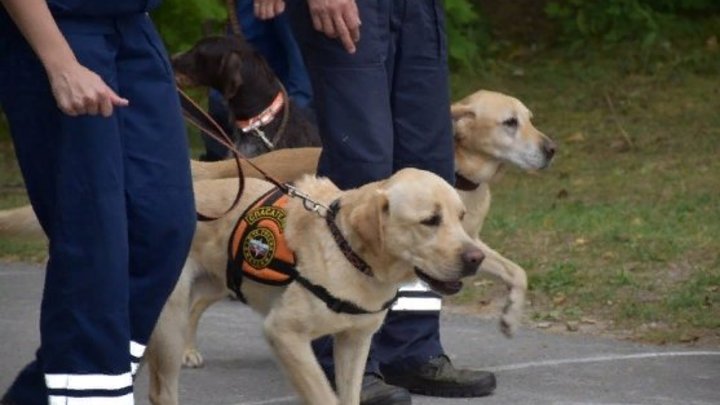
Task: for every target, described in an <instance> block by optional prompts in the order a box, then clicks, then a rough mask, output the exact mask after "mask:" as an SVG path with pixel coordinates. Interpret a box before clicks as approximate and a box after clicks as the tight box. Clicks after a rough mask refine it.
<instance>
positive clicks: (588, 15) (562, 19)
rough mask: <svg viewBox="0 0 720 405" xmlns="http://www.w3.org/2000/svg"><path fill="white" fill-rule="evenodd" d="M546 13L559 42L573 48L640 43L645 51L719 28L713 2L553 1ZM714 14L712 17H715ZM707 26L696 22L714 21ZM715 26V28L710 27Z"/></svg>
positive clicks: (716, 4)
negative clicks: (595, 43)
mask: <svg viewBox="0 0 720 405" xmlns="http://www.w3.org/2000/svg"><path fill="white" fill-rule="evenodd" d="M545 12H546V14H547V16H548V17H549V18H550V19H551V20H554V21H555V22H556V24H558V26H559V28H560V38H559V39H560V40H561V41H562V42H565V43H569V44H570V45H571V46H572V47H575V48H577V47H580V46H583V45H585V44H587V43H588V42H593V41H600V42H602V43H605V44H613V43H618V42H621V41H625V40H639V41H640V43H641V45H642V47H643V48H648V47H650V46H651V45H654V44H656V43H658V42H660V40H666V39H668V38H670V37H671V36H673V35H675V34H678V33H693V34H695V35H710V34H711V33H712V32H713V29H714V28H717V27H718V21H720V18H718V15H717V14H716V13H718V12H720V2H717V1H716V0H555V1H550V2H549V3H548V4H547V6H546V8H545ZM714 13H715V14H714ZM713 18H714V20H715V23H714V25H711V26H710V27H709V29H707V31H708V32H705V33H702V32H698V30H702V29H704V28H708V25H707V24H704V25H703V24H697V22H698V20H699V19H713ZM713 27H714V28H713Z"/></svg>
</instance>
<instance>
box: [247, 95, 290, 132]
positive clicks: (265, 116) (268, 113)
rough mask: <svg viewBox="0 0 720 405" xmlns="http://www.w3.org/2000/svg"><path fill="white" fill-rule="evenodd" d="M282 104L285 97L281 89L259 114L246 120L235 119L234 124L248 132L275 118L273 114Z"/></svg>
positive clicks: (275, 113) (275, 114)
mask: <svg viewBox="0 0 720 405" xmlns="http://www.w3.org/2000/svg"><path fill="white" fill-rule="evenodd" d="M284 104H285V97H283V92H282V90H281V91H279V92H278V94H277V95H276V96H275V98H274V99H273V101H272V103H270V106H268V107H267V108H266V109H264V110H263V111H262V112H261V113H260V114H258V115H256V116H254V117H250V118H248V119H246V120H236V121H235V125H236V126H237V127H238V128H240V129H241V130H242V131H243V132H250V131H252V130H254V129H257V128H260V127H262V126H265V125H267V124H269V123H271V122H272V121H273V120H274V119H275V116H277V113H278V112H279V111H280V109H281V108H282V107H283V105H284Z"/></svg>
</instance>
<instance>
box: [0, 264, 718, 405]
mask: <svg viewBox="0 0 720 405" xmlns="http://www.w3.org/2000/svg"><path fill="white" fill-rule="evenodd" d="M42 279H43V272H42V269H41V268H40V267H38V266H36V265H25V264H7V263H0V360H2V362H1V365H0V391H4V390H5V388H6V387H7V386H8V385H9V384H10V383H11V381H12V379H13V378H14V376H15V374H16V373H17V371H18V370H19V369H20V368H21V366H22V365H24V363H25V362H27V361H28V360H29V359H30V358H31V356H32V355H33V352H34V350H35V348H36V345H37V342H38V331H37V319H38V314H39V311H38V308H39V301H40V293H41V289H42V288H41V284H42ZM259 325H260V320H259V318H258V317H257V316H255V315H254V314H253V313H252V312H250V311H249V310H248V309H247V308H245V307H243V306H242V304H238V303H235V302H223V303H221V304H219V305H216V306H215V307H212V308H211V309H210V310H209V311H208V313H207V314H206V315H205V317H204V318H203V320H202V322H201V328H200V343H199V344H200V349H201V350H202V351H203V354H204V356H205V361H206V366H205V367H204V368H202V369H195V370H184V371H183V373H182V378H181V394H180V397H181V400H182V403H183V404H185V405H266V404H267V405H269V404H297V403H298V401H297V400H296V399H295V398H294V397H293V395H292V391H291V389H290V388H289V386H288V384H287V383H285V381H284V379H283V377H282V375H281V374H280V372H279V370H278V367H277V365H276V364H275V362H274V360H273V358H272V356H271V354H270V351H269V349H268V347H267V345H266V344H265V342H264V341H263V339H262V336H261V334H260V330H259ZM442 334H443V341H444V343H445V347H446V350H447V351H448V353H449V354H450V356H451V357H452V358H453V360H454V362H455V363H457V364H458V365H462V366H470V367H484V368H486V369H490V370H493V371H495V372H496V374H497V377H498V389H497V392H496V393H495V394H494V395H492V396H491V397H487V398H482V399H438V398H429V397H422V396H416V397H414V398H413V404H416V405H450V404H458V405H460V404H533V405H535V404H538V405H542V404H598V405H599V404H602V405H609V404H647V405H666V404H683V405H685V404H697V405H700V404H707V405H710V404H713V405H717V404H720V349H718V348H707V349H701V348H694V349H687V348H683V347H669V346H663V347H657V346H649V345H640V344H633V343H627V342H618V341H614V340H609V339H601V338H595V337H586V336H580V335H572V336H564V335H563V336H559V335H553V334H549V333H543V332H539V331H535V330H531V329H521V330H520V333H519V335H518V336H517V337H516V338H515V339H512V340H507V339H504V338H503V337H502V336H501V335H500V334H499V333H498V332H497V330H496V325H495V322H491V321H485V320H480V319H476V318H472V317H465V316H448V317H445V318H444V319H443V324H442ZM137 385H138V386H137V389H136V397H137V398H138V400H137V402H138V403H139V404H146V403H147V399H146V398H147V376H146V375H145V373H144V372H141V375H140V376H139V378H138V384H137Z"/></svg>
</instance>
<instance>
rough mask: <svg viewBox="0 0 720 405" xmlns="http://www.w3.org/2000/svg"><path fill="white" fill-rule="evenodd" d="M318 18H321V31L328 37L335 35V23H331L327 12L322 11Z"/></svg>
mask: <svg viewBox="0 0 720 405" xmlns="http://www.w3.org/2000/svg"><path fill="white" fill-rule="evenodd" d="M320 19H321V20H322V30H321V31H322V32H323V33H325V35H327V36H328V37H330V38H335V37H337V32H335V24H334V23H333V20H332V17H330V15H329V14H327V13H322V14H321V15H320Z"/></svg>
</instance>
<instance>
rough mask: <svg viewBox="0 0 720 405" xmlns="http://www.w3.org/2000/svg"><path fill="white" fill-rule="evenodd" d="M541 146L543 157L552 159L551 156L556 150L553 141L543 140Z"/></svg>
mask: <svg viewBox="0 0 720 405" xmlns="http://www.w3.org/2000/svg"><path fill="white" fill-rule="evenodd" d="M542 148H543V153H544V154H545V158H546V159H547V160H550V159H552V158H553V156H555V152H556V151H557V145H556V144H555V142H553V141H551V140H546V141H544V142H543V145H542Z"/></svg>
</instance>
